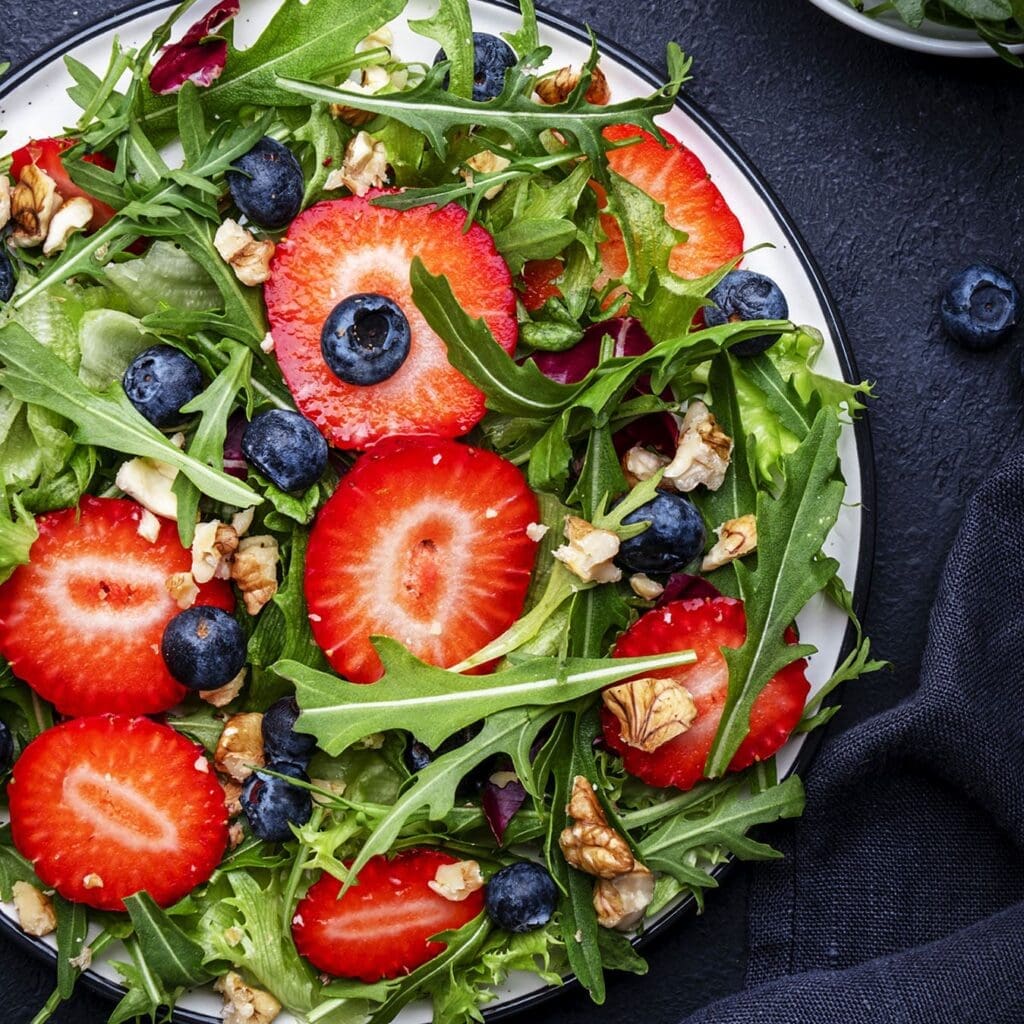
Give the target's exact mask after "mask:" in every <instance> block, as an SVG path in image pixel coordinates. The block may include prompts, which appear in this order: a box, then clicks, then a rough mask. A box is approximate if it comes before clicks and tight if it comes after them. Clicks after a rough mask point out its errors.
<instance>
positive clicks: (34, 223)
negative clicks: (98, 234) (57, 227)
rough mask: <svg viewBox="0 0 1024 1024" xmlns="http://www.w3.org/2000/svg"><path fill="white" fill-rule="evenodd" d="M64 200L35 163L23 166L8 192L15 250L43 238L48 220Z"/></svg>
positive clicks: (48, 223) (46, 230)
mask: <svg viewBox="0 0 1024 1024" xmlns="http://www.w3.org/2000/svg"><path fill="white" fill-rule="evenodd" d="M62 204H63V199H61V196H60V193H59V192H58V191H57V183H56V182H55V181H54V180H53V178H51V177H50V176H49V175H48V174H47V173H46V171H43V170H40V169H39V168H38V167H36V165H35V164H28V166H26V167H24V168H22V171H21V176H20V179H19V181H18V184H17V185H15V186H14V191H13V192H11V219H12V220H13V221H14V231H13V232H12V233H11V236H10V244H11V245H13V246H14V247H15V248H17V249H28V248H31V247H32V246H34V245H39V243H40V242H42V241H44V240H45V238H46V235H47V232H48V231H49V230H50V221H51V220H52V219H53V217H54V214H56V212H57V211H58V210H59V209H60V208H61V205H62Z"/></svg>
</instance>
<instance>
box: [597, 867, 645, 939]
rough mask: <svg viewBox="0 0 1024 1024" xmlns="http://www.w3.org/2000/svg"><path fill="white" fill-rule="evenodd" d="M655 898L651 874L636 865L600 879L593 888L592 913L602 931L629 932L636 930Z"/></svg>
mask: <svg viewBox="0 0 1024 1024" xmlns="http://www.w3.org/2000/svg"><path fill="white" fill-rule="evenodd" d="M652 899H654V875H653V874H652V873H651V872H650V871H648V870H647V868H645V867H644V866H643V864H639V863H638V864H637V865H636V867H634V868H633V870H632V871H627V872H626V873H625V874H624V875H619V876H618V877H617V878H600V879H598V881H597V883H596V884H595V885H594V910H596V911H597V923H598V924H599V925H600V926H601V927H602V928H614V929H616V930H617V931H622V932H628V931H631V930H632V929H633V928H635V927H636V926H637V925H638V924H639V923H640V921H641V919H642V918H643V916H644V911H645V910H646V909H647V908H648V906H650V903H651V900H652Z"/></svg>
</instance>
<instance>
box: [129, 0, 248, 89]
mask: <svg viewBox="0 0 1024 1024" xmlns="http://www.w3.org/2000/svg"><path fill="white" fill-rule="evenodd" d="M238 7H239V0H221V2H220V3H219V4H217V6H216V7H214V8H213V9H212V10H211V11H209V12H208V13H207V14H206V15H205V16H204V17H202V18H200V19H199V21H197V22H196V23H195V24H194V25H193V26H192V27H191V28H190V29H189V30H188V31H187V32H186V33H185V35H184V36H182V38H181V40H180V42H177V43H170V44H169V45H167V46H165V47H164V48H163V50H162V51H161V53H160V57H159V59H158V60H157V62H156V63H155V64H154V65H153V70H152V71H151V72H150V73H149V85H150V88H151V89H152V90H153V92H155V93H156V94H157V95H158V96H166V95H167V94H168V93H173V92H177V91H178V90H179V89H180V88H181V87H182V86H183V85H184V84H185V83H186V82H194V83H195V84H196V85H198V86H200V87H201V88H205V87H206V86H208V85H210V84H211V83H212V82H214V81H216V80H217V79H218V78H220V75H221V72H222V71H223V70H224V65H225V64H226V63H227V59H228V44H227V41H226V40H225V39H222V38H220V37H218V36H216V35H214V33H215V32H216V31H217V30H218V29H219V28H221V27H222V26H224V25H225V24H226V23H227V22H229V21H230V20H231V19H232V18H233V17H234V16H235V15H236V14H238Z"/></svg>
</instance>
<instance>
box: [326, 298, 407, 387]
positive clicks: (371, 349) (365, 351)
mask: <svg viewBox="0 0 1024 1024" xmlns="http://www.w3.org/2000/svg"><path fill="white" fill-rule="evenodd" d="M409 342H410V334H409V321H408V320H407V319H406V318H405V314H404V313H403V312H402V311H401V309H399V307H398V306H397V305H396V304H395V303H394V302H392V301H391V299H389V298H388V297H387V296H386V295H365V294H364V295H350V296H349V297H348V298H347V299H342V300H341V302H339V303H338V304H337V305H336V306H335V307H334V309H333V310H331V315H330V316H329V317H328V318H327V319H326V320H325V321H324V329H323V333H321V335H320V351H321V352H322V353H323V357H324V362H325V363H327V365H328V366H329V367H330V368H331V370H332V372H333V373H334V375H335V376H336V377H338V378H339V379H340V380H343V381H344V382H345V383H346V384H359V385H362V386H366V385H368V384H379V383H380V382H381V381H382V380H387V379H388V377H393V376H394V375H395V374H396V373H397V372H398V368H399V367H400V366H401V365H402V363H404V362H405V359H406V356H408V355H409Z"/></svg>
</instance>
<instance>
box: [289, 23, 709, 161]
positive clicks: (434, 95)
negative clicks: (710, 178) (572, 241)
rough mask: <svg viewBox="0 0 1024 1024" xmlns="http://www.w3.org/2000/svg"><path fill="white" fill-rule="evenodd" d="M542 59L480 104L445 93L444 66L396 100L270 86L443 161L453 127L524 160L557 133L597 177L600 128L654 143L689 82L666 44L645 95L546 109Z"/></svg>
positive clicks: (573, 101) (580, 94)
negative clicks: (405, 134)
mask: <svg viewBox="0 0 1024 1024" xmlns="http://www.w3.org/2000/svg"><path fill="white" fill-rule="evenodd" d="M541 53H543V50H541V51H535V53H534V54H531V55H530V56H529V57H527V58H524V59H523V60H521V61H520V62H519V64H517V65H516V66H515V67H514V68H512V69H510V70H509V71H508V73H507V74H506V77H505V88H504V90H503V91H502V93H501V95H500V96H499V97H497V98H496V99H494V100H493V101H490V102H485V103H477V102H475V101H473V100H469V99H463V98H461V97H459V96H454V95H452V94H451V93H449V92H448V91H447V90H445V89H444V87H443V80H444V76H445V75H446V74H447V68H446V67H444V66H442V65H437V66H436V67H433V68H431V69H430V70H429V71H428V72H427V74H426V76H425V77H424V79H423V81H422V82H420V83H419V84H418V85H416V86H414V87H413V88H412V89H408V90H405V91H403V92H400V93H394V94H383V95H382V94H376V95H366V94H364V93H357V92H354V91H353V90H350V89H344V88H331V87H330V86H325V85H322V84H320V83H318V82H313V81H301V80H297V79H295V78H290V77H286V76H278V77H277V78H276V80H275V85H276V86H277V87H278V89H283V90H287V91H291V92H292V93H295V94H297V95H299V96H304V97H306V98H307V99H310V100H321V101H323V102H326V103H341V104H344V105H346V106H350V107H355V108H356V109H357V110H367V111H369V112H370V113H374V114H386V115H387V116H388V117H393V118H395V120H397V121H401V122H402V123H403V124H407V125H409V126H410V127H412V128H415V129H417V130H418V131H420V132H422V133H423V135H425V136H426V137H427V140H428V141H429V142H430V145H431V146H432V147H433V149H434V152H435V153H436V154H437V155H438V157H439V159H442V160H443V159H444V158H445V155H446V153H447V151H448V142H447V139H446V138H445V133H446V132H448V131H449V130H451V129H452V128H458V127H462V126H466V125H477V126H479V127H480V128H481V129H487V130H494V131H498V132H503V133H505V134H506V135H508V137H509V139H510V140H511V144H512V147H513V148H515V149H516V150H517V151H519V152H520V153H523V154H543V153H544V152H545V149H544V146H543V142H542V140H541V136H542V135H543V134H544V133H545V132H547V131H549V130H555V131H558V132H560V133H561V134H563V135H569V136H571V137H572V138H573V139H575V141H576V144H577V145H578V146H579V147H580V149H581V150H582V151H583V153H584V154H585V155H586V156H587V157H588V158H589V160H590V162H591V166H592V167H593V168H594V173H595V175H596V176H597V177H599V178H603V177H605V176H606V175H607V171H606V170H605V166H606V165H605V161H604V160H603V159H602V157H603V154H604V148H605V143H604V139H603V138H602V136H601V131H602V129H604V128H606V127H607V126H608V125H612V124H634V125H637V126H638V127H641V128H646V129H647V130H648V131H650V132H651V133H652V134H654V135H655V136H658V137H660V132H659V131H658V127H657V125H656V124H655V123H654V118H655V117H657V116H658V114H663V113H665V111H666V110H669V109H671V107H672V104H673V103H674V102H675V98H676V95H677V94H678V92H679V90H680V88H681V87H682V84H683V82H685V81H686V80H687V78H688V76H689V69H690V63H691V62H690V61H689V60H688V59H687V58H686V57H684V56H683V53H682V51H681V50H680V49H679V47H678V46H677V45H676V44H675V43H670V44H669V46H668V58H667V59H668V68H669V81H668V83H667V84H666V85H664V86H662V87H661V88H660V89H658V90H656V91H655V92H653V93H652V94H651V95H650V96H647V97H645V98H642V99H635V100H628V101H626V102H624V103H612V104H608V105H607V106H603V107H602V106H596V105H594V104H590V103H587V101H586V99H585V89H580V88H578V89H576V90H575V91H574V92H573V93H572V94H571V96H570V97H569V99H568V100H567V101H566V102H565V103H561V104H558V105H557V106H551V107H548V106H544V105H542V104H539V103H536V102H534V100H533V99H532V98H531V95H532V92H533V81H534V78H533V76H532V75H531V74H529V71H530V69H531V68H532V67H535V66H536V65H535V64H534V63H533V61H534V60H535V58H537V57H539V56H540V54H541ZM581 84H582V82H581Z"/></svg>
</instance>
